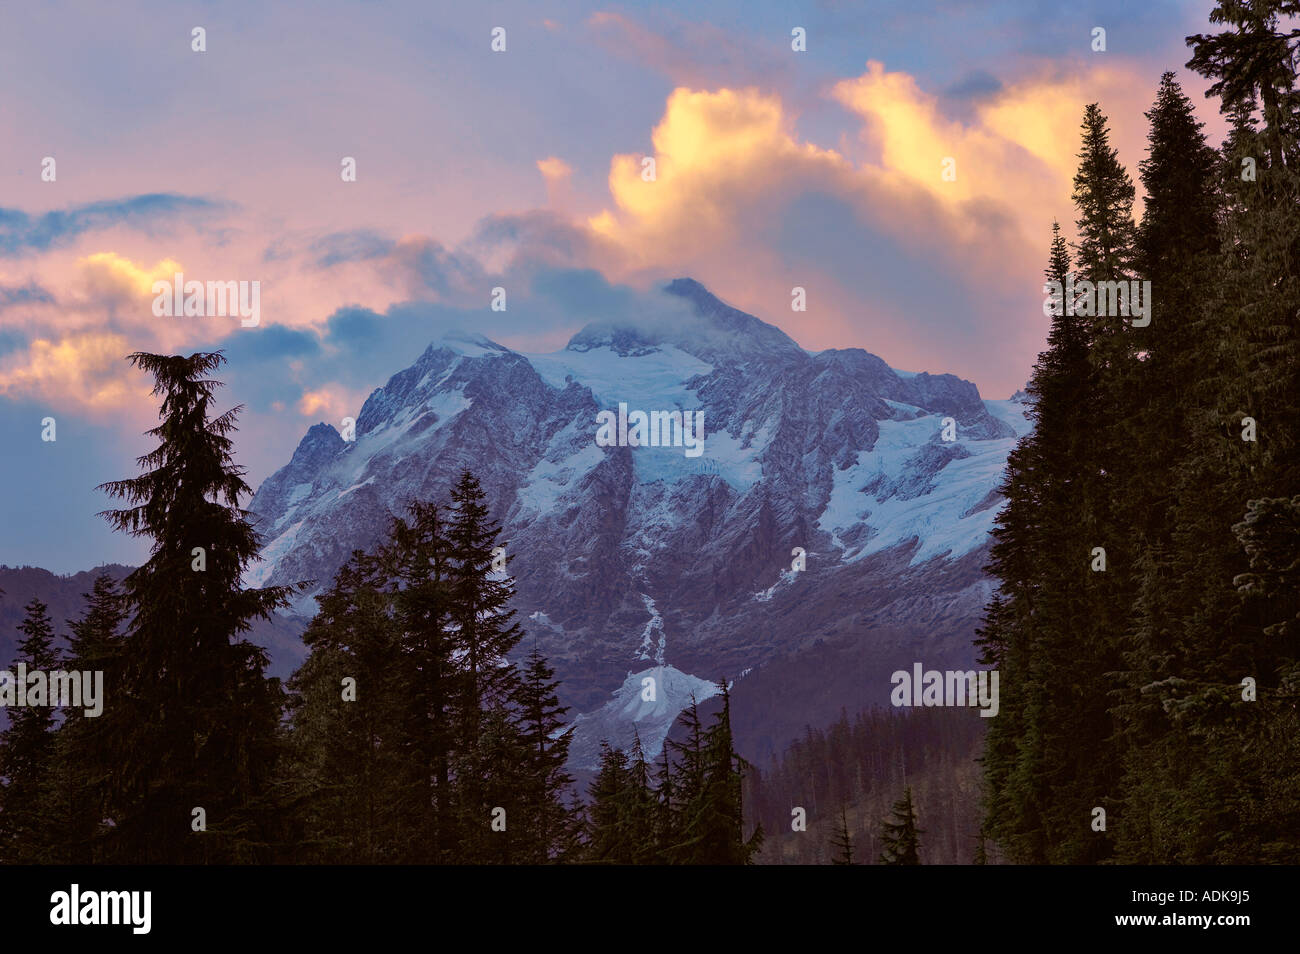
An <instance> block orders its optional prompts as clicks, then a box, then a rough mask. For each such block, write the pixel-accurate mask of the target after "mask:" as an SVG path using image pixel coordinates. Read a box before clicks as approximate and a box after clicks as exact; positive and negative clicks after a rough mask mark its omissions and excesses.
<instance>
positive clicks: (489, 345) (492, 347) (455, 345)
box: [438, 328, 510, 358]
mask: <svg viewBox="0 0 1300 954" xmlns="http://www.w3.org/2000/svg"><path fill="white" fill-rule="evenodd" d="M438 344H439V345H440V346H441V347H444V348H447V349H449V350H451V351H454V352H456V353H457V354H461V355H464V356H465V357H468V358H477V357H481V356H482V355H485V354H493V353H500V354H505V353H508V352H509V351H510V349H509V348H507V347H506V346H505V345H503V344H497V342H495V341H493V340H492V339H491V338H488V337H487V336H486V335H481V334H479V333H478V332H476V331H466V330H464V329H463V328H453V329H452V330H450V331H448V332H447V333H446V334H444V335H443V336H442V338H440V339H439V341H438Z"/></svg>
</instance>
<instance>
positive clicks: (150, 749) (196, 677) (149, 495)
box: [102, 352, 295, 863]
mask: <svg viewBox="0 0 1300 954" xmlns="http://www.w3.org/2000/svg"><path fill="white" fill-rule="evenodd" d="M129 360H130V361H131V362H132V364H134V365H135V366H136V367H137V368H139V369H141V370H143V371H145V372H147V373H149V374H151V375H152V376H153V378H154V394H155V395H158V396H159V397H161V398H162V407H161V410H160V413H159V417H160V421H161V422H160V423H159V425H158V426H157V427H155V428H153V429H151V430H150V431H149V432H148V433H149V434H150V435H151V436H153V437H155V438H157V439H158V441H159V445H158V446H157V447H156V448H155V449H154V450H152V451H150V452H149V453H148V454H145V455H144V456H143V457H141V458H139V461H138V463H139V465H140V466H141V467H142V468H145V472H144V473H143V474H141V475H140V476H139V477H135V478H131V479H128V480H119V481H112V482H110V483H107V484H104V485H103V488H102V489H104V490H106V491H107V492H108V493H109V494H110V495H111V496H114V497H117V498H120V499H122V500H124V501H126V503H127V504H128V506H127V507H125V508H123V509H118V510H111V511H107V512H105V514H104V516H106V517H107V518H108V520H109V523H110V524H111V525H112V526H113V527H114V528H115V529H117V530H121V531H125V532H127V533H130V534H132V535H133V536H141V537H146V538H148V539H150V540H151V541H152V546H151V555H150V558H149V560H148V561H147V562H146V563H145V564H144V565H143V566H141V567H139V568H138V569H136V570H135V571H134V572H132V573H131V575H130V576H128V577H127V578H126V582H125V588H126V596H127V601H128V606H129V610H130V613H131V622H130V625H129V627H128V629H127V632H126V635H125V638H124V641H123V646H122V657H121V658H122V666H121V668H120V670H119V671H118V672H117V673H116V674H115V680H114V688H115V689H116V691H117V694H116V697H115V698H113V699H111V700H109V701H108V703H107V708H106V711H105V714H104V716H103V718H104V719H105V720H106V724H105V727H104V729H105V736H106V737H107V738H108V739H109V740H110V742H111V750H110V757H111V758H113V759H114V761H115V762H116V764H117V765H118V769H117V771H116V772H114V773H113V774H112V776H111V777H110V782H111V786H110V791H109V793H108V803H109V809H110V817H111V820H112V826H113V835H112V838H111V839H110V841H111V843H112V846H113V851H114V853H113V857H114V858H115V859H117V860H122V861H131V862H157V863H179V862H210V863H211V862H231V861H253V860H257V859H261V858H265V857H268V852H269V846H270V844H271V842H272V841H273V840H274V838H275V837H276V834H275V831H274V820H275V814H276V813H275V811H274V808H273V806H271V805H270V804H269V803H268V796H269V792H270V789H271V783H272V780H273V778H274V772H275V762H276V755H277V746H276V726H277V722H278V718H279V711H280V707H281V690H280V686H279V682H278V680H274V679H268V678H267V677H266V675H265V668H266V665H267V657H266V653H265V651H264V650H262V649H260V648H259V647H256V646H254V645H252V644H251V643H249V642H247V641H246V640H244V639H242V638H240V637H241V636H242V634H243V633H245V632H247V631H248V629H249V627H250V626H251V623H252V621H253V620H254V619H257V618H263V619H264V618H267V617H268V616H269V615H270V614H271V613H272V612H274V611H275V610H276V609H277V608H279V607H282V606H286V605H288V602H289V599H290V597H291V595H292V593H293V592H294V590H295V588H294V587H286V586H277V587H267V588H263V589H258V590H248V589H244V588H243V587H242V586H241V582H240V581H241V577H242V575H243V573H244V571H245V569H246V568H247V567H248V565H249V564H250V563H251V562H252V561H253V560H254V559H255V558H256V557H257V554H258V550H259V539H258V535H257V533H256V531H254V529H253V528H252V526H251V524H250V523H249V520H248V515H247V513H246V511H244V510H243V509H241V507H240V501H241V499H243V498H244V497H245V496H247V495H250V494H251V491H250V488H249V487H248V485H247V484H246V483H245V482H244V479H243V469H242V468H240V467H238V466H237V465H236V464H235V463H234V461H233V456H232V442H231V437H230V435H231V433H232V432H233V431H234V429H235V418H236V415H237V413H238V411H239V410H240V409H239V408H238V407H236V408H234V409H232V410H229V411H226V412H225V413H223V414H220V415H217V416H213V409H212V403H213V394H214V392H215V390H216V388H217V387H218V386H219V382H217V381H214V380H211V379H209V378H207V377H206V375H208V374H209V373H210V372H212V371H214V370H215V369H216V368H217V367H219V366H220V364H221V363H222V361H224V360H225V359H224V358H223V356H222V355H221V353H220V352H216V353H198V354H193V355H190V356H189V357H181V356H179V355H173V356H166V355H155V354H144V353H140V352H137V353H135V354H132V355H130V356H129ZM200 810H201V811H200ZM201 821H202V822H203V823H204V824H205V825H206V830H201V829H203V824H200V822H201Z"/></svg>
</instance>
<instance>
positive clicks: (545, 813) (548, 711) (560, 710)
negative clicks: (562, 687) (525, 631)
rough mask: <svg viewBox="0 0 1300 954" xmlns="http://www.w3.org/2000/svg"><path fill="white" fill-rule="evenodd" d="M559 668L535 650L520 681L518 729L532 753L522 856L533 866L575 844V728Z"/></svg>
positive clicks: (524, 789) (524, 792) (523, 794)
mask: <svg viewBox="0 0 1300 954" xmlns="http://www.w3.org/2000/svg"><path fill="white" fill-rule="evenodd" d="M558 687H559V683H558V682H557V681H556V680H555V670H554V669H552V668H551V667H550V666H549V665H548V664H547V662H546V658H545V657H544V656H543V655H542V654H541V652H540V651H538V650H537V649H536V648H534V649H533V650H532V651H531V652H530V653H529V654H528V658H527V660H526V665H525V668H524V672H523V675H522V678H521V679H520V680H519V689H518V701H517V705H518V709H519V715H518V718H517V725H518V732H519V737H520V740H521V741H522V743H523V745H524V747H525V750H526V752H527V755H526V756H525V758H524V762H523V766H524V777H523V780H522V784H521V787H520V803H521V808H522V811H521V815H522V819H521V820H522V825H521V830H522V831H523V832H524V833H525V835H524V837H525V839H526V840H527V841H526V846H525V847H524V848H523V849H522V850H521V855H522V858H521V860H522V861H524V862H525V863H528V864H546V863H547V862H551V861H558V860H563V855H564V851H565V848H566V847H567V846H568V845H570V844H571V841H572V832H573V827H574V824H575V821H574V819H573V817H572V815H571V813H570V809H569V807H568V806H567V805H566V804H565V802H564V799H565V796H566V795H567V793H568V791H569V788H570V786H572V784H573V777H572V776H571V775H569V773H568V770H567V768H566V764H567V762H568V758H569V741H570V734H569V732H570V729H569V726H568V725H567V724H566V722H565V719H564V715H565V713H566V712H568V711H569V710H568V707H567V706H561V705H560V700H559V696H558V694H557V690H558Z"/></svg>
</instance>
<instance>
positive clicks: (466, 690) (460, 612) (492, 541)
mask: <svg viewBox="0 0 1300 954" xmlns="http://www.w3.org/2000/svg"><path fill="white" fill-rule="evenodd" d="M485 500H486V494H485V493H484V492H483V489H482V487H481V486H480V485H479V482H478V479H477V478H475V477H474V475H473V474H471V473H470V472H469V471H465V472H464V473H462V474H461V477H460V480H459V481H458V482H457V484H456V486H455V487H454V488H453V489H452V491H451V511H452V515H451V519H450V521H449V523H448V528H447V543H448V546H449V547H450V565H449V575H450V576H449V579H450V583H449V586H450V610H449V616H450V625H451V627H452V632H453V633H454V637H453V651H454V652H455V653H456V654H457V656H458V657H459V658H460V660H461V662H460V674H459V684H460V690H459V693H458V696H459V701H458V703H457V705H456V718H455V730H454V731H455V732H456V738H457V743H456V753H457V754H456V761H455V766H454V768H453V772H454V774H455V775H456V777H457V786H458V789H459V793H460V798H461V805H460V812H459V817H460V818H461V820H462V821H461V824H462V838H463V840H462V844H461V849H460V856H461V858H462V859H463V860H465V861H467V862H470V863H473V862H474V861H476V860H478V859H480V858H482V857H483V856H484V854H485V852H487V851H488V843H487V842H486V841H485V840H484V839H485V838H486V837H487V836H488V835H489V834H491V832H490V830H489V828H488V819H489V817H490V815H491V811H492V809H493V808H495V807H498V806H497V805H495V804H489V803H488V798H487V790H488V788H489V787H491V784H502V783H492V782H491V779H492V778H493V777H495V776H500V775H502V774H509V772H510V771H511V770H510V769H508V768H507V767H506V766H503V765H501V764H500V762H499V760H494V759H493V757H492V755H491V753H490V752H489V751H487V749H486V748H485V742H487V741H488V740H489V737H488V736H487V735H485V734H484V733H482V732H481V731H480V729H481V725H480V722H481V719H482V717H483V713H484V712H487V711H491V710H494V709H497V708H499V707H503V706H507V705H508V704H509V703H510V700H511V699H512V698H513V697H514V695H515V691H516V682H517V679H518V672H517V670H516V669H515V667H514V666H511V665H509V664H508V661H507V656H508V654H509V653H510V652H511V651H512V650H513V649H514V648H515V646H516V645H517V644H518V643H519V641H520V640H521V639H522V638H523V630H522V628H521V627H520V626H519V624H518V623H516V622H514V621H513V617H514V615H515V611H514V610H513V609H509V608H508V603H509V601H510V599H511V598H512V597H513V595H514V582H513V581H512V580H511V579H510V578H509V577H506V578H500V577H498V576H497V574H495V573H494V572H493V569H492V563H493V558H494V556H495V554H494V553H493V550H494V548H495V547H496V546H497V545H498V544H497V538H498V536H499V535H500V532H501V528H500V525H499V524H497V523H496V522H495V521H493V520H492V518H491V515H490V514H489V512H488V508H487V505H486V503H485ZM517 768H518V766H516V767H515V769H517ZM516 774H518V773H517V772H516Z"/></svg>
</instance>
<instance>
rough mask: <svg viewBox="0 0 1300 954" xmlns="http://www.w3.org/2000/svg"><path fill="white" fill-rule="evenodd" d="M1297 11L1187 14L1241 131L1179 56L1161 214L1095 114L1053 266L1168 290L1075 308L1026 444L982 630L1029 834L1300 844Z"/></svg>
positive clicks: (1063, 324)
mask: <svg viewBox="0 0 1300 954" xmlns="http://www.w3.org/2000/svg"><path fill="white" fill-rule="evenodd" d="M1297 14H1300V3H1297V2H1295V0H1285V2H1283V0H1267V2H1254V3H1250V4H1246V3H1240V2H1224V3H1220V4H1219V5H1218V6H1217V7H1216V8H1215V10H1214V12H1213V14H1212V16H1211V20H1212V21H1213V23H1214V24H1216V25H1218V26H1220V27H1221V28H1222V29H1221V32H1219V33H1217V34H1210V35H1197V36H1192V37H1188V39H1187V43H1188V45H1189V47H1190V48H1191V49H1192V58H1191V60H1190V62H1189V63H1188V66H1189V68H1191V69H1192V70H1194V71H1196V72H1198V73H1200V74H1201V75H1202V76H1205V77H1206V78H1208V79H1210V80H1212V81H1213V83H1212V85H1211V86H1210V88H1209V93H1210V94H1211V95H1212V96H1213V97H1215V98H1216V99H1217V101H1218V104H1219V107H1220V109H1221V110H1222V111H1223V112H1224V114H1225V115H1226V116H1227V117H1228V119H1229V120H1230V122H1231V133H1230V135H1229V136H1228V138H1227V140H1226V141H1225V142H1224V143H1222V145H1221V146H1220V147H1219V148H1218V149H1217V150H1216V149H1215V148H1212V147H1211V145H1210V144H1209V143H1207V142H1206V138H1205V136H1204V135H1203V133H1202V131H1201V129H1202V123H1200V122H1199V121H1198V120H1197V119H1196V116H1195V112H1194V110H1193V107H1192V104H1191V102H1190V100H1189V99H1188V97H1187V96H1186V95H1185V94H1184V93H1183V91H1182V90H1181V89H1180V88H1179V86H1178V84H1177V83H1176V82H1175V81H1174V77H1173V75H1172V74H1166V75H1165V76H1164V77H1163V78H1162V80H1161V82H1160V86H1159V89H1158V90H1157V92H1156V96H1155V101H1154V103H1153V105H1152V107H1151V109H1150V111H1149V112H1147V113H1146V116H1147V118H1148V119H1149V121H1150V126H1149V132H1148V136H1147V141H1148V149H1147V155H1146V157H1145V158H1144V159H1142V161H1141V162H1140V163H1139V170H1140V179H1141V182H1142V186H1143V189H1144V191H1145V193H1146V201H1145V207H1144V208H1143V211H1142V215H1141V219H1140V221H1136V222H1135V221H1134V219H1133V217H1132V203H1133V200H1134V183H1133V182H1132V181H1131V179H1130V177H1129V175H1128V173H1127V172H1126V171H1125V169H1124V166H1123V165H1122V164H1121V162H1120V157H1119V156H1118V155H1117V154H1116V150H1115V149H1114V148H1112V147H1111V145H1110V142H1109V136H1108V130H1107V120H1106V117H1105V116H1104V115H1103V114H1102V113H1101V111H1100V110H1099V108H1098V107H1097V105H1096V104H1093V105H1090V106H1088V107H1087V110H1086V112H1085V114H1084V121H1083V141H1082V148H1081V150H1080V152H1079V167H1078V174H1077V175H1076V177H1075V180H1074V196H1073V198H1074V205H1075V225H1076V229H1077V240H1076V241H1075V242H1074V243H1073V244H1068V243H1067V242H1066V241H1065V240H1064V238H1062V236H1061V235H1060V232H1059V230H1058V229H1056V228H1054V229H1053V238H1052V242H1051V247H1050V250H1049V255H1048V264H1047V269H1046V277H1047V280H1048V282H1049V283H1051V282H1057V283H1061V285H1064V284H1065V282H1066V279H1067V275H1069V274H1070V273H1073V275H1074V280H1075V282H1081V281H1089V282H1093V283H1099V282H1111V281H1129V280H1143V281H1150V282H1151V288H1152V297H1153V300H1154V308H1153V312H1152V315H1151V320H1150V322H1149V324H1147V325H1146V326H1145V327H1140V326H1139V322H1136V321H1130V320H1129V319H1126V318H1123V317H1118V316H1116V315H1115V314H1114V313H1113V312H1112V313H1109V314H1098V313H1097V312H1098V309H1094V308H1091V307H1087V306H1086V305H1087V303H1086V302H1080V306H1079V307H1075V308H1071V307H1069V305H1070V304H1071V302H1070V301H1068V299H1067V300H1066V301H1065V302H1064V304H1065V306H1066V307H1055V308H1053V309H1052V310H1053V311H1054V312H1055V314H1054V315H1053V317H1052V326H1051V335H1050V338H1049V341H1048V347H1047V350H1046V351H1045V352H1043V354H1042V355H1041V356H1040V358H1039V360H1038V363H1037V365H1036V367H1035V369H1034V373H1033V379H1032V382H1031V383H1030V386H1029V391H1030V393H1031V395H1032V397H1033V399H1034V400H1035V402H1036V403H1035V409H1034V418H1035V423H1036V429H1035V431H1034V433H1033V435H1032V436H1031V437H1029V438H1028V439H1026V440H1025V441H1023V442H1022V443H1021V444H1020V445H1019V447H1018V448H1017V449H1016V450H1015V452H1014V453H1013V454H1012V456H1011V458H1010V461H1009V466H1008V473H1007V476H1006V482H1005V486H1004V493H1005V495H1006V497H1007V498H1008V501H1009V503H1008V505H1007V507H1006V508H1005V510H1003V511H1002V513H1001V515H1000V519H999V521H998V526H997V528H996V530H995V533H994V535H995V539H996V542H995V544H994V548H993V560H992V567H991V569H992V572H993V573H994V574H995V576H996V578H997V579H998V580H999V581H1000V584H1001V587H1000V592H999V593H998V594H997V596H996V597H995V599H994V600H993V601H992V603H991V605H990V606H989V607H988V611H987V618H986V623H985V626H984V628H983V630H982V633H981V636H980V645H981V647H982V651H983V654H984V658H983V661H984V662H985V663H986V664H989V665H991V666H995V667H996V668H997V669H999V670H1000V672H1001V681H1002V708H1001V713H1000V714H999V716H998V717H997V718H996V719H993V720H991V722H992V725H991V726H990V729H989V738H988V746H987V749H986V752H985V755H984V768H985V781H986V784H987V802H986V811H985V818H984V829H985V831H986V832H987V833H988V835H989V836H990V837H991V838H992V839H993V840H994V841H995V842H996V843H997V844H998V845H999V846H1001V848H1002V849H1003V850H1004V851H1005V853H1006V855H1007V857H1008V858H1009V859H1010V860H1012V861H1017V862H1029V863H1044V862H1049V863H1069V864H1087V863H1099V862H1118V863H1182V864H1204V863H1253V862H1279V861H1290V862H1295V861H1298V860H1300V712H1298V711H1297V700H1298V699H1300V665H1297V659H1298V658H1300V617H1298V616H1297V611H1298V610H1300V597H1298V594H1300V586H1298V584H1300V448H1298V447H1297V434H1298V433H1300V423H1298V421H1300V419H1298V418H1297V412H1298V411H1300V407H1298V405H1300V142H1298V140H1297V136H1298V135H1300V95H1298V94H1297V91H1296V89H1295V78H1296V56H1297V53H1296V46H1297V42H1298V39H1300V30H1296V29H1294V28H1293V27H1294V24H1295V21H1294V20H1289V21H1287V20H1285V19H1284V18H1286V17H1295V16H1296V15H1297ZM1286 24H1289V25H1290V27H1292V28H1291V29H1290V30H1289V32H1287V29H1288V27H1287V25H1286ZM1061 285H1056V286H1051V287H1052V288H1053V289H1056V288H1059V287H1061ZM1076 287H1077V286H1076ZM1056 304H1057V305H1058V306H1059V305H1060V304H1062V302H1061V300H1060V298H1059V297H1058V298H1057V301H1056Z"/></svg>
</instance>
